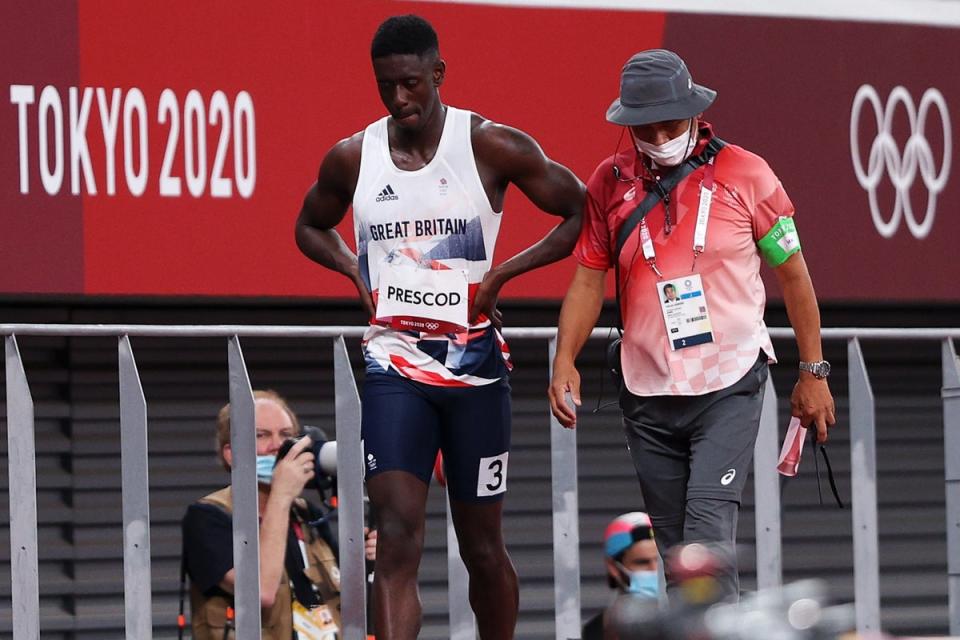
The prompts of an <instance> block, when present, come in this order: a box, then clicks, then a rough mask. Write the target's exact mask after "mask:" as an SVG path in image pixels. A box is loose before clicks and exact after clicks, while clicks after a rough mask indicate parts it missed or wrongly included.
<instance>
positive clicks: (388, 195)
mask: <svg viewBox="0 0 960 640" xmlns="http://www.w3.org/2000/svg"><path fill="white" fill-rule="evenodd" d="M399 199H400V196H398V195H397V194H395V193H394V192H393V187H391V186H390V185H389V184H388V185H387V186H386V187H384V188H383V191H381V192H380V195H378V196H377V202H385V201H387V200H399Z"/></svg>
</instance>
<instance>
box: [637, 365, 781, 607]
mask: <svg viewBox="0 0 960 640" xmlns="http://www.w3.org/2000/svg"><path fill="white" fill-rule="evenodd" d="M768 375H769V371H768V368H767V357H766V355H765V354H763V353H761V354H760V356H759V357H758V358H757V361H756V363H755V364H754V365H753V366H752V367H751V368H750V370H749V371H747V373H746V374H745V375H744V376H743V377H742V378H741V379H740V380H739V381H737V382H736V383H734V384H732V385H730V386H729V387H727V388H726V389H721V390H719V391H714V392H711V393H707V394H704V395H701V396H652V397H643V396H635V395H633V394H632V393H630V392H629V391H627V390H626V389H623V390H622V391H621V394H620V407H621V408H622V409H623V422H624V428H625V430H626V436H627V446H628V448H629V449H630V455H631V457H632V458H633V464H634V468H635V469H636V472H637V477H638V478H639V480H640V488H641V491H642V492H643V500H644V504H645V505H646V509H647V512H648V513H649V515H650V518H651V520H652V522H653V527H654V537H655V539H656V541H657V546H658V547H659V550H660V554H661V555H662V556H663V557H664V558H666V557H668V554H669V550H670V549H671V548H672V547H674V546H676V545H678V544H689V543H692V542H702V543H709V544H710V545H711V547H712V548H713V549H714V551H715V553H716V554H717V556H718V559H719V561H720V564H721V567H722V568H721V569H720V570H719V571H718V573H719V576H718V580H717V584H718V586H719V587H720V594H721V597H722V598H724V599H726V600H736V599H737V598H738V597H739V590H740V584H739V577H738V573H737V561H736V547H735V543H736V536H737V518H738V515H739V511H740V498H741V496H742V494H743V489H744V487H745V485H746V482H747V476H748V475H749V473H750V464H751V461H752V460H753V447H754V443H755V442H756V439H757V431H758V430H759V427H760V411H761V409H762V407H763V392H764V388H765V385H766V382H767V376H768ZM668 564H669V563H668ZM666 569H667V571H666V576H667V585H668V589H669V591H671V592H672V591H673V587H675V586H676V584H675V583H676V579H675V576H673V575H671V574H672V573H673V572H672V571H670V568H669V566H668V567H666Z"/></svg>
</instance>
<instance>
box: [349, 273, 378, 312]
mask: <svg viewBox="0 0 960 640" xmlns="http://www.w3.org/2000/svg"><path fill="white" fill-rule="evenodd" d="M354 284H355V285H356V287H357V293H359V294H360V306H361V307H362V308H363V312H364V313H366V314H367V317H368V318H370V320H374V319H376V317H377V306H376V305H375V304H373V295H372V294H371V293H370V290H369V289H367V285H366V284H365V283H364V282H363V279H361V278H360V277H357V279H356V280H355V281H354Z"/></svg>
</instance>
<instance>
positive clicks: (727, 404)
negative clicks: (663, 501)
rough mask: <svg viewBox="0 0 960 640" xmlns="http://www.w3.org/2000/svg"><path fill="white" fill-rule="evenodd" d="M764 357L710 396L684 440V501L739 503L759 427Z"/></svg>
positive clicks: (764, 367)
mask: <svg viewBox="0 0 960 640" xmlns="http://www.w3.org/2000/svg"><path fill="white" fill-rule="evenodd" d="M767 375H768V371H767V364H766V360H765V357H764V360H763V361H759V360H758V362H757V363H756V364H755V365H754V366H753V367H752V368H751V369H750V370H749V371H747V373H746V374H745V375H744V376H743V377H742V378H741V379H740V380H739V381H738V382H736V383H735V384H733V385H732V386H730V387H728V388H727V389H723V390H722V391H719V392H716V397H715V398H714V399H713V401H712V402H711V403H710V406H709V407H707V408H705V410H704V411H703V412H702V413H701V414H700V416H699V418H698V419H697V424H695V425H694V429H693V435H692V437H691V439H690V481H689V483H688V485H687V498H688V499H692V498H716V499H720V500H730V501H733V502H736V503H739V502H740V498H741V495H742V494H743V489H744V487H745V486H746V482H747V476H748V475H749V473H750V465H751V463H752V461H753V447H754V444H755V443H756V441H757V431H758V429H759V426H760V412H761V410H762V408H763V392H764V388H765V385H766V381H767Z"/></svg>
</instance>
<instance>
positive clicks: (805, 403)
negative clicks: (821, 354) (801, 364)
mask: <svg viewBox="0 0 960 640" xmlns="http://www.w3.org/2000/svg"><path fill="white" fill-rule="evenodd" d="M790 409H791V413H792V415H794V416H796V417H798V418H800V424H801V425H803V426H804V427H807V428H810V427H814V426H815V427H816V429H817V442H826V441H827V427H831V426H833V425H834V424H836V422H837V419H836V417H835V416H834V405H833V396H832V395H831V394H830V387H829V386H827V381H826V380H817V378H816V377H814V376H813V374H810V373H806V372H802V373H801V374H800V379H799V380H797V384H796V385H795V386H794V387H793V393H792V394H791V395H790Z"/></svg>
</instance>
